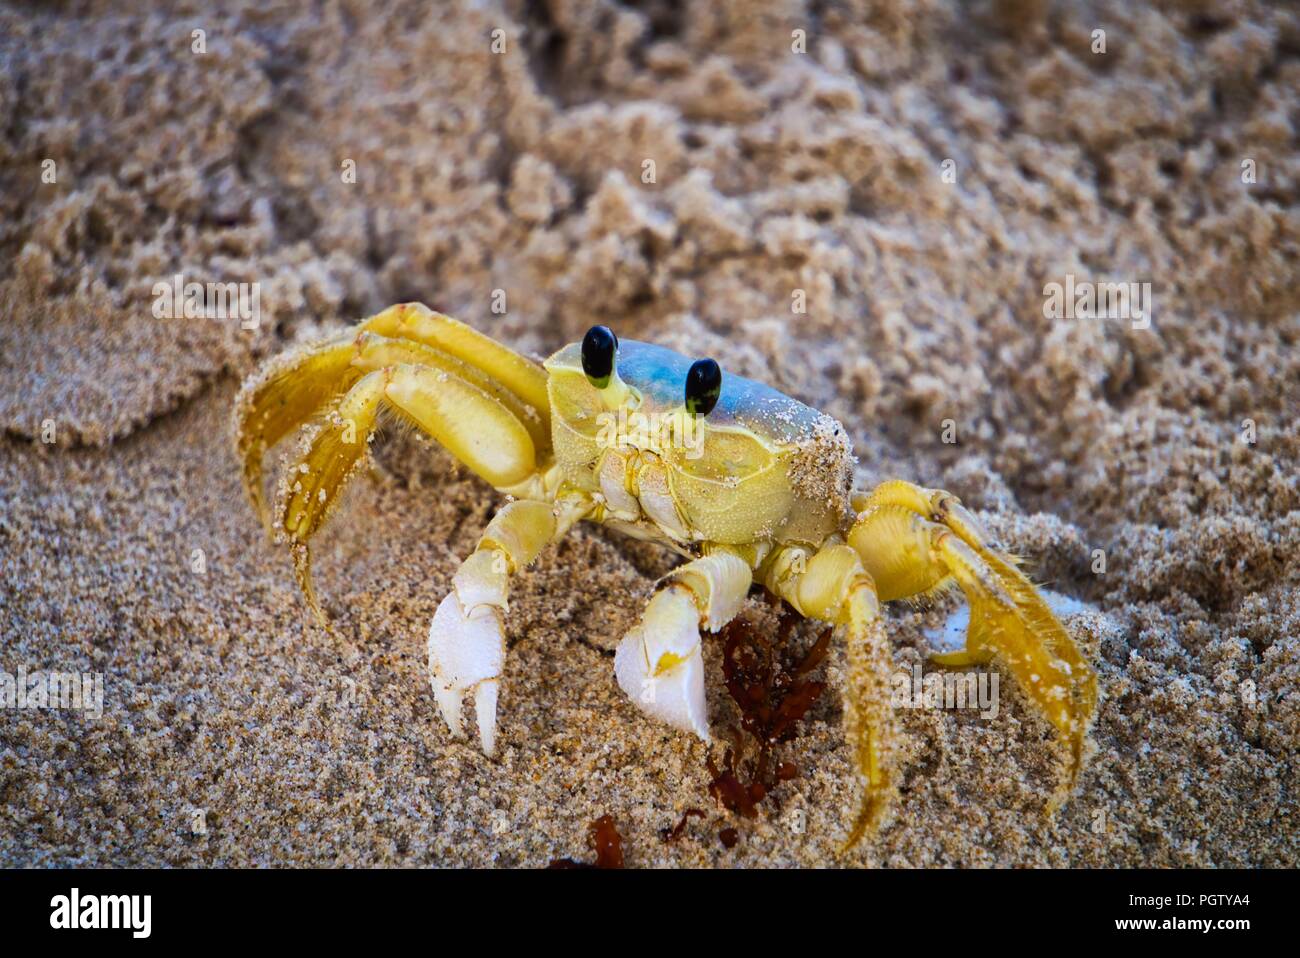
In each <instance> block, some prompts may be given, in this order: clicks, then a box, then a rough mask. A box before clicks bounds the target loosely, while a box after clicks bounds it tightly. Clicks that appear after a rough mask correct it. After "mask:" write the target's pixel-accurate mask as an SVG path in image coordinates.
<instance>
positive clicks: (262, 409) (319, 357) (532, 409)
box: [235, 303, 550, 526]
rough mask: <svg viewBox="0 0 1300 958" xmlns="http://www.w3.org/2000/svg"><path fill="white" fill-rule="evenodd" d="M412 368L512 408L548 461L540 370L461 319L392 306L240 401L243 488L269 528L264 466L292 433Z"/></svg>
mask: <svg viewBox="0 0 1300 958" xmlns="http://www.w3.org/2000/svg"><path fill="white" fill-rule="evenodd" d="M399 363H408V364H416V365H422V366H427V367H429V368H431V369H439V370H442V371H443V372H446V373H448V374H449V375H452V376H455V377H457V378H458V379H461V380H464V381H466V382H468V383H470V384H471V385H473V386H476V387H477V388H479V389H480V390H482V391H484V392H486V393H488V394H489V395H490V396H492V397H493V398H494V399H496V400H497V401H498V402H500V403H502V404H503V405H505V406H507V407H508V408H509V409H510V411H511V412H512V413H514V415H515V417H516V418H517V419H519V420H520V421H521V422H522V423H523V424H524V426H525V428H526V429H527V430H528V433H529V435H530V437H531V438H532V440H533V445H534V448H535V450H536V452H537V454H538V457H539V459H545V458H547V457H548V456H549V450H550V411H549V410H550V406H549V401H548V399H547V395H546V372H545V370H544V369H542V367H541V366H540V365H538V364H537V363H535V362H533V361H532V360H530V359H527V358H525V357H523V356H520V355H519V354H518V353H515V352H514V351H512V350H510V349H508V348H506V347H505V346H502V345H501V344H500V343H498V342H496V341H495V340H493V339H491V338H490V337H488V336H485V335H483V334H482V333H480V332H478V331H477V330H475V329H473V328H472V327H470V326H467V325H465V324H464V323H461V322H458V321H457V320H454V319H451V318H450V317H448V316H444V315H442V314H441V313H435V312H433V311H431V310H429V309H428V308H426V307H424V306H422V305H420V304H418V303H404V304H400V305H397V306H390V307H389V308H388V309H385V310H384V311H383V312H381V313H377V314H376V315H374V316H372V317H370V318H369V319H367V320H365V321H364V322H362V323H360V324H358V325H357V326H356V327H354V328H353V329H352V330H350V331H348V332H346V333H343V334H340V335H338V336H334V337H332V338H330V339H328V340H326V341H325V342H324V343H318V344H314V345H311V346H306V347H302V348H299V349H296V350H293V351H291V352H289V353H286V354H285V355H283V356H280V357H277V358H276V359H274V360H272V361H271V362H269V363H267V364H266V365H265V366H264V367H263V368H262V369H261V370H259V371H258V372H257V374H255V375H254V376H251V377H250V378H249V379H248V381H247V382H246V383H245V384H244V387H243V389H241V390H240V394H239V398H238V399H237V400H236V403H235V436H236V447H237V451H238V454H239V459H240V462H241V464H242V466H243V478H244V487H245V489H246V490H247V492H248V496H249V499H250V500H251V501H252V503H253V508H254V510H256V512H257V514H258V517H259V518H260V519H261V520H262V522H263V524H264V525H268V526H269V522H270V515H269V512H268V510H267V507H266V502H265V499H264V497H263V494H262V460H263V457H264V456H265V454H266V452H267V451H268V450H269V449H271V448H273V447H274V446H276V445H277V444H278V443H279V442H281V441H282V440H283V439H284V438H285V437H287V436H288V435H289V433H291V432H293V431H294V430H296V429H298V428H299V427H301V426H302V425H304V424H305V423H307V422H308V421H309V420H311V419H312V418H314V417H316V416H318V415H319V414H321V413H323V412H325V411H327V410H328V409H329V406H330V404H331V402H333V401H334V400H335V399H336V398H337V397H338V396H340V395H341V394H343V393H345V392H346V391H347V390H348V389H350V388H351V387H352V386H353V385H354V384H355V383H356V382H357V380H359V379H360V378H361V377H362V376H363V375H365V373H367V372H370V371H373V370H375V369H379V368H382V367H383V366H387V365H395V364H399Z"/></svg>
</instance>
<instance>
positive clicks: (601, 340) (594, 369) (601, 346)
mask: <svg viewBox="0 0 1300 958" xmlns="http://www.w3.org/2000/svg"><path fill="white" fill-rule="evenodd" d="M617 351H618V337H617V336H615V335H614V333H613V331H612V330H611V329H610V328H609V327H608V326H593V327H591V329H589V330H587V335H586V336H583V337H582V371H583V372H584V373H586V374H587V380H588V382H590V383H591V384H592V385H593V386H595V387H596V388H597V389H604V388H605V387H606V386H608V385H609V378H610V376H611V375H612V374H613V372H614V354H615V353H616V352H617Z"/></svg>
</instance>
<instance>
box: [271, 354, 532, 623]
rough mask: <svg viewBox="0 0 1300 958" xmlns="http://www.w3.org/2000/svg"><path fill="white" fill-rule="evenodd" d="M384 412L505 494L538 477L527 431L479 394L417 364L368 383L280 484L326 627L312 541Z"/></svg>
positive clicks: (279, 520)
mask: <svg viewBox="0 0 1300 958" xmlns="http://www.w3.org/2000/svg"><path fill="white" fill-rule="evenodd" d="M384 406H387V407H390V408H392V409H393V410H394V411H395V412H397V413H398V414H399V415H400V416H401V417H402V418H404V419H406V420H408V421H410V422H412V423H414V424H415V425H416V426H417V427H418V428H419V429H421V430H422V431H424V432H425V433H426V434H428V435H429V436H431V437H433V438H434V439H436V440H437V441H438V442H439V443H440V444H441V445H442V446H444V447H445V448H446V449H447V451H448V452H450V453H451V454H452V455H454V456H455V457H456V458H457V459H459V460H460V461H461V462H463V463H464V464H465V465H466V466H468V467H469V468H470V469H471V470H473V471H474V472H475V473H477V474H478V475H479V476H481V477H482V478H483V479H486V480H487V481H488V482H489V483H491V484H492V485H494V486H496V487H498V488H511V487H517V486H519V485H520V484H522V483H523V482H524V481H525V480H527V479H528V478H529V477H530V476H532V475H533V474H534V472H535V468H536V458H535V450H534V447H533V441H532V438H531V437H530V436H529V434H528V430H527V429H526V428H525V427H524V425H523V423H521V422H520V421H519V420H518V419H516V418H515V416H514V414H513V413H511V412H510V410H509V409H507V408H506V407H505V406H504V405H502V404H501V403H500V402H498V401H497V400H496V399H494V398H493V397H492V396H490V395H488V394H487V393H485V392H483V391H482V390H481V389H479V388H478V387H476V386H473V385H471V384H470V383H468V382H465V381H464V380H462V379H459V378H458V377H456V376H453V375H451V374H449V373H447V372H444V371H442V370H440V369H432V368H429V367H426V366H416V365H411V364H399V365H396V366H388V367H385V368H383V369H379V370H375V371H373V372H370V373H367V374H365V375H364V376H362V377H361V379H360V380H358V381H357V383H356V384H355V385H354V386H353V387H352V388H351V389H350V390H349V391H348V392H347V393H346V394H345V395H344V396H343V398H342V399H341V400H339V402H338V404H337V405H336V406H335V407H334V408H333V409H332V410H331V411H330V412H329V414H328V415H327V416H326V418H325V420H324V421H323V422H321V423H319V424H318V425H316V426H315V427H313V428H312V430H311V431H310V432H308V434H307V435H306V437H305V440H306V441H305V442H304V451H303V453H302V455H301V456H300V458H299V459H298V462H297V463H296V464H295V465H293V466H292V467H290V468H289V469H288V470H287V471H286V472H285V474H284V475H283V476H282V477H281V480H280V494H279V500H278V509H277V515H276V521H275V527H276V531H277V532H278V533H279V534H280V536H282V537H283V538H284V539H286V540H287V541H288V542H289V544H290V547H291V549H292V552H293V557H294V567H295V570H296V572H297V575H298V582H299V585H301V587H302V590H303V594H304V595H305V596H306V597H307V602H308V604H309V605H310V606H311V608H312V611H313V613H315V615H316V617H317V619H318V620H320V621H321V622H322V623H324V621H325V617H324V615H323V613H322V611H321V608H320V604H319V602H317V600H316V594H315V590H314V589H313V587H312V584H311V556H310V552H309V549H308V541H309V540H310V539H311V537H312V536H313V535H315V533H316V532H317V531H318V530H319V529H320V527H321V526H322V525H323V524H324V522H325V520H326V519H327V518H328V517H329V515H330V512H331V511H332V509H333V508H334V505H335V503H336V502H337V501H338V500H339V496H340V493H341V492H342V489H343V486H344V484H345V483H346V482H347V480H348V479H349V478H351V476H352V475H353V474H354V473H355V472H356V469H357V468H358V466H359V465H360V464H361V463H362V462H363V461H364V459H365V457H366V455H367V451H368V448H369V444H370V440H371V438H372V436H373V434H374V430H375V427H376V424H377V419H378V415H379V411H380V409H381V407H384Z"/></svg>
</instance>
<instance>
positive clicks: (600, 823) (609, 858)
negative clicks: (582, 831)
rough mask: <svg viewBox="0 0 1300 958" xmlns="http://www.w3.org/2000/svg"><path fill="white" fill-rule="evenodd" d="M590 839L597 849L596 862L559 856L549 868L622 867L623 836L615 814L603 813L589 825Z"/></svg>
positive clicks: (593, 846)
mask: <svg viewBox="0 0 1300 958" xmlns="http://www.w3.org/2000/svg"><path fill="white" fill-rule="evenodd" d="M587 833H588V839H589V841H590V842H591V847H592V848H593V849H595V851H596V860H595V861H594V862H580V861H575V860H574V859H572V858H557V859H555V860H554V861H553V862H551V863H550V864H549V865H547V866H546V867H547V868H548V869H556V870H561V869H571V868H622V867H623V837H622V836H621V835H619V833H618V826H617V825H615V824H614V816H613V815H602V816H600V818H598V819H596V820H595V821H594V822H592V823H591V824H590V825H588V826H587Z"/></svg>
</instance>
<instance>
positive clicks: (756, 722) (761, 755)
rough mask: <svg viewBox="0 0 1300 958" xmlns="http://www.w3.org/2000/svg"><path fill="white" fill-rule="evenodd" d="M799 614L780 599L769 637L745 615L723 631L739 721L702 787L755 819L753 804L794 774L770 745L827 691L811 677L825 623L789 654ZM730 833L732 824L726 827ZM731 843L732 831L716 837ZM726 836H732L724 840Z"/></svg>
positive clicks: (791, 732) (784, 737)
mask: <svg viewBox="0 0 1300 958" xmlns="http://www.w3.org/2000/svg"><path fill="white" fill-rule="evenodd" d="M798 622H799V616H798V614H797V613H796V612H795V611H794V610H793V609H791V608H790V607H789V606H787V605H785V604H784V603H781V617H780V621H779V622H778V625H777V629H776V634H775V636H769V635H766V634H764V632H763V631H762V630H760V629H759V628H758V627H756V626H755V625H754V623H753V622H751V621H749V620H747V619H735V620H733V621H732V622H731V623H730V624H728V625H727V626H726V627H725V628H724V629H723V632H722V636H723V643H724V652H723V659H722V671H723V676H724V678H725V679H726V685H727V691H728V693H730V695H731V697H732V699H733V700H734V701H735V703H736V705H737V706H738V707H739V709H740V727H739V728H734V727H733V728H732V729H731V735H732V740H733V745H732V746H731V747H729V748H728V749H727V750H726V752H725V753H724V755H723V760H722V767H721V768H719V767H718V766H716V765H715V764H714V762H713V757H712V756H709V757H708V758H707V760H706V761H707V764H708V769H709V774H710V775H711V776H712V781H711V782H710V783H709V793H710V794H711V795H712V796H713V797H714V799H716V800H717V802H718V803H719V804H720V805H721V806H722V807H723V808H725V809H727V810H728V811H729V812H732V813H734V814H737V815H740V816H741V817H742V818H748V819H754V818H757V817H758V806H759V804H760V803H761V802H763V800H764V799H766V798H767V797H768V796H769V795H771V793H772V790H773V789H774V788H775V787H776V785H777V784H779V783H781V782H788V781H790V780H792V779H794V778H797V777H798V776H799V767H798V766H797V765H795V764H794V763H793V762H778V763H776V764H775V765H774V764H773V761H772V759H773V751H774V750H775V749H776V748H777V746H779V745H781V744H783V743H786V742H789V741H791V740H792V739H794V738H795V737H796V735H797V734H798V729H797V726H798V723H799V721H800V719H802V718H803V717H804V716H805V715H806V714H807V713H808V710H809V709H811V708H812V707H813V705H814V704H815V703H816V702H817V700H818V699H819V698H820V697H821V694H822V693H823V692H824V691H825V690H826V684H825V683H824V682H819V681H814V680H813V679H812V678H811V677H810V676H811V673H812V672H813V670H815V669H816V668H817V667H818V666H819V665H821V664H822V662H823V661H825V659H826V654H827V652H828V651H829V650H830V639H831V629H829V628H827V629H825V630H823V632H822V633H821V635H819V636H818V638H817V641H816V642H815V643H813V646H812V648H810V649H809V650H808V652H807V653H806V654H804V655H803V657H802V658H800V659H798V660H797V661H792V660H791V659H790V652H791V649H790V637H791V635H793V633H794V629H795V626H796V625H797V624H798ZM746 735H748V736H749V738H750V739H752V740H753V743H754V746H753V749H752V751H753V757H752V758H750V759H746V757H745V756H746V753H747V752H749V751H751V749H747V748H746V741H745V736H746ZM726 831H732V832H734V830H733V829H727V830H726ZM719 837H720V838H722V842H723V844H724V845H727V847H728V848H730V847H731V846H732V845H734V844H735V835H734V834H733V835H731V836H722V835H720V836H719ZM728 838H730V839H731V841H730V843H728Z"/></svg>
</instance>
